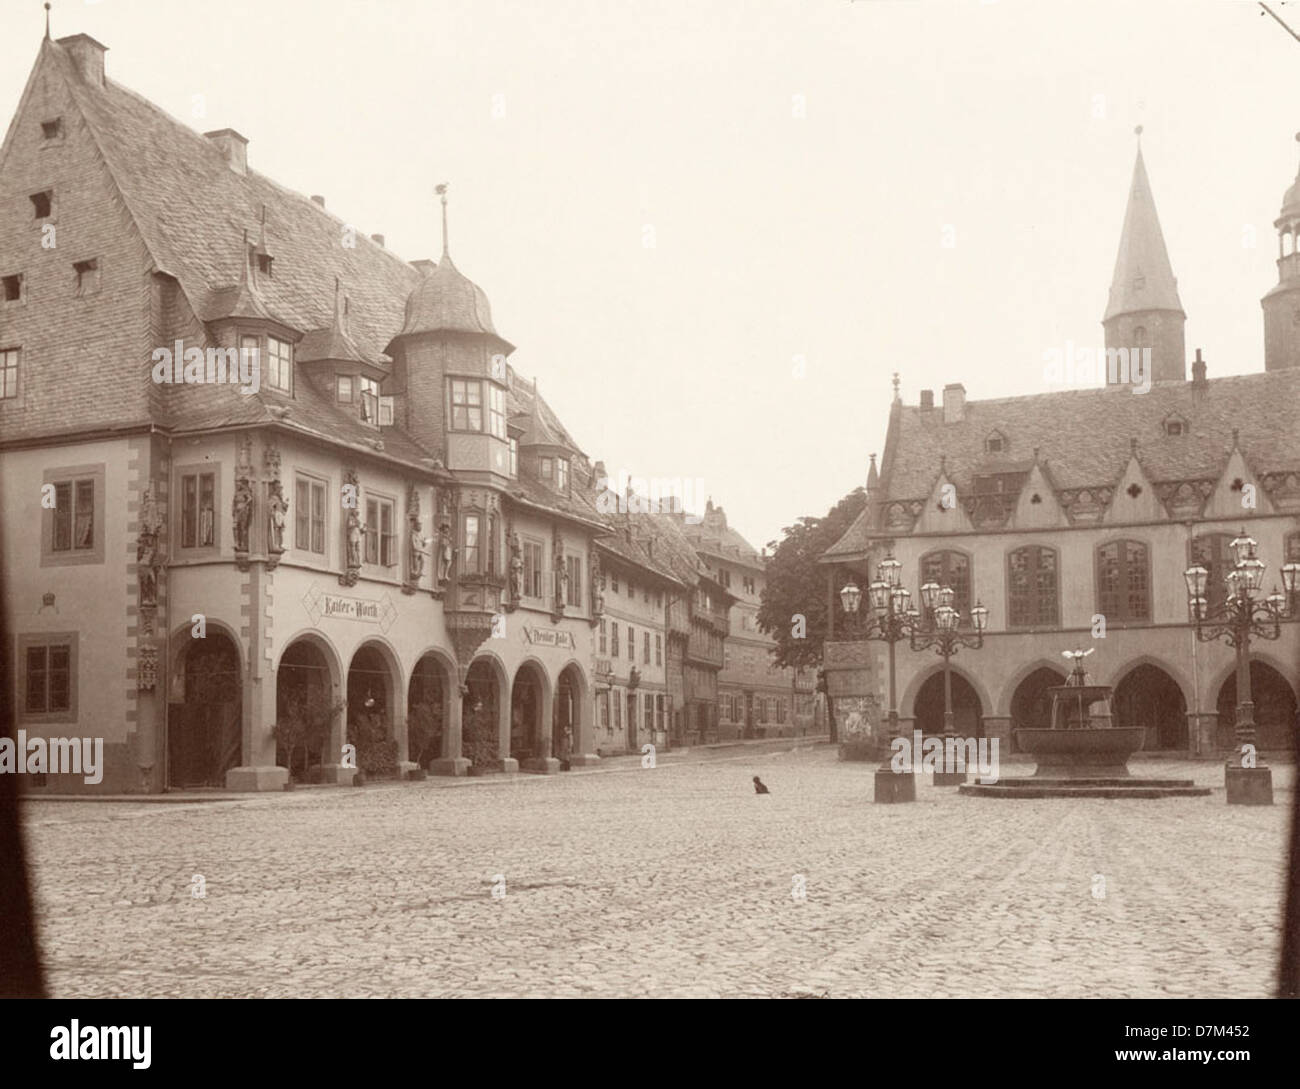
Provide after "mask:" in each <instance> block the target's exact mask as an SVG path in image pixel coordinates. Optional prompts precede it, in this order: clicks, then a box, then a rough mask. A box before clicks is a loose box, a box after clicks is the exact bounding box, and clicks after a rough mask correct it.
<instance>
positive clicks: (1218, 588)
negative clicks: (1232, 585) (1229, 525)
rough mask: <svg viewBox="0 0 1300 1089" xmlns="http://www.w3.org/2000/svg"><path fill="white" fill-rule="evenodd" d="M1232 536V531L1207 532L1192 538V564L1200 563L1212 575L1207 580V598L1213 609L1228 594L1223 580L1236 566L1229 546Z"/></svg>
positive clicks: (1220, 603)
mask: <svg viewBox="0 0 1300 1089" xmlns="http://www.w3.org/2000/svg"><path fill="white" fill-rule="evenodd" d="M1232 538H1233V534H1230V533H1207V534H1205V535H1204V536H1201V537H1195V538H1193V539H1192V564H1193V565H1195V564H1198V563H1199V564H1200V565H1201V566H1202V567H1204V568H1205V570H1206V571H1208V572H1209V575H1210V577H1209V578H1208V579H1206V580H1205V600H1206V601H1207V602H1208V604H1209V607H1210V608H1211V609H1213V608H1215V607H1216V606H1219V605H1222V604H1223V602H1224V600H1225V599H1226V598H1227V596H1228V587H1227V585H1226V584H1225V583H1224V581H1223V580H1224V577H1225V576H1226V575H1227V574H1228V572H1229V571H1231V570H1232V569H1233V566H1234V565H1233V562H1232V552H1231V551H1230V550H1229V548H1228V544H1229V542H1230V541H1231V540H1232Z"/></svg>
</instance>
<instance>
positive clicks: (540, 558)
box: [521, 537, 546, 601]
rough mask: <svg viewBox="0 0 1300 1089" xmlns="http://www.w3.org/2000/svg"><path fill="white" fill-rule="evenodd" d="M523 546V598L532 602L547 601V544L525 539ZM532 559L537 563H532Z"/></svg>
mask: <svg viewBox="0 0 1300 1089" xmlns="http://www.w3.org/2000/svg"><path fill="white" fill-rule="evenodd" d="M521 544H522V546H523V557H524V592H523V596H524V597H526V598H529V599H530V600H532V601H544V600H545V599H546V580H545V575H546V543H545V542H544V541H540V540H538V539H537V538H535V537H524V538H523V539H522V541H521ZM530 557H531V558H533V559H534V560H535V561H536V562H530ZM534 591H535V592H534Z"/></svg>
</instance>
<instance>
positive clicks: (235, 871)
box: [23, 746, 1294, 998]
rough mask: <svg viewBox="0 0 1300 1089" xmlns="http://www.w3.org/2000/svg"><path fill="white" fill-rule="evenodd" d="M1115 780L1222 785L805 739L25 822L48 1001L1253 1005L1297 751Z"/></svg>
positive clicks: (1272, 923)
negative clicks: (1115, 793) (883, 784)
mask: <svg viewBox="0 0 1300 1089" xmlns="http://www.w3.org/2000/svg"><path fill="white" fill-rule="evenodd" d="M615 763H617V762H615ZM1134 770H1135V771H1136V772H1137V773H1139V774H1145V775H1161V776H1181V777H1191V778H1195V779H1196V780H1197V781H1198V782H1200V783H1203V784H1206V785H1212V786H1214V787H1216V788H1217V789H1216V790H1215V791H1214V793H1213V794H1211V795H1210V796H1209V797H1205V798H1171V799H1160V800H1151V801H1139V800H1134V801H1109V800H1104V799H1044V800H1008V801H1002V800H997V799H989V798H967V797H960V796H958V795H957V793H956V791H955V789H952V788H946V789H935V788H934V787H931V786H930V785H929V782H928V780H929V776H928V775H927V776H924V777H922V778H921V779H920V781H919V783H918V790H917V797H918V800H917V802H916V804H914V805H901V806H877V805H873V804H872V803H871V797H872V774H873V772H874V768H873V767H872V766H871V765H868V764H842V763H838V762H837V761H836V759H835V754H834V752H833V750H832V749H830V748H829V747H825V746H823V747H819V748H817V749H813V750H805V751H802V752H785V753H770V752H769V753H749V754H740V755H734V754H733V755H715V756H714V757H712V758H710V759H694V758H692V757H687V758H685V759H680V760H676V761H673V762H668V761H665V762H663V763H661V764H660V766H659V767H657V768H654V769H642V768H640V766H639V764H638V763H637V762H636V761H635V760H632V761H624V762H623V763H622V764H621V766H617V767H610V768H605V769H601V770H600V771H597V772H576V771H575V772H572V773H567V774H561V775H558V776H553V777H550V778H543V777H537V776H520V777H515V778H512V779H505V778H502V777H494V778H490V779H487V780H461V781H446V780H443V781H433V780H429V781H426V782H423V783H401V784H385V785H372V786H367V787H364V788H361V789H355V790H353V789H346V788H337V789H326V790H311V791H296V792H294V793H290V794H278V795H273V796H262V797H258V798H255V799H238V800H231V801H222V802H218V803H209V804H195V805H187V804H178V805H144V804H138V803H124V804H109V803H100V802H95V803H76V804H73V803H59V802H30V803H26V804H25V806H24V810H23V812H24V814H25V817H26V820H27V836H28V844H29V848H30V851H31V854H32V856H33V859H34V865H35V875H34V876H35V881H36V886H37V894H38V899H39V910H40V918H41V920H42V942H43V948H44V952H45V957H46V964H47V969H48V974H49V986H50V991H51V993H52V994H54V995H56V996H59V997H71V996H87V997H102V996H149V997H153V996H180V997H235V996H241V997H242V996H289V995H313V996H461V995H463V996H490V995H491V996H506V995H532V996H581V995H603V996H626V995H633V996H636V995H646V996H756V997H760V996H779V995H795V994H809V993H812V994H818V995H820V994H829V995H830V996H831V997H836V998H838V997H846V996H894V997H927V996H984V995H988V996H1107V997H1121V996H1122V997H1129V996H1162V995H1177V996H1189V997H1190V996H1207V997H1208V996H1242V997H1246V996H1267V995H1268V994H1269V993H1270V991H1271V989H1272V986H1273V972H1274V968H1275V965H1276V961H1277V950H1278V944H1279V941H1280V937H1281V929H1280V928H1281V912H1282V905H1281V897H1282V887H1283V882H1284V879H1285V872H1284V856H1285V838H1286V835H1287V830H1288V825H1289V809H1290V804H1291V794H1290V789H1291V787H1292V784H1293V782H1294V768H1293V767H1291V766H1283V767H1278V768H1275V769H1274V783H1275V787H1276V788H1277V794H1276V804H1275V805H1274V806H1273V807H1272V808H1252V807H1242V806H1233V807H1229V806H1227V805H1226V804H1225V802H1224V796H1223V790H1222V786H1223V769H1222V766H1221V765H1217V764H1204V763H1192V762H1186V763H1173V762H1158V761H1143V762H1141V763H1137V762H1135V764H1134ZM1027 772H1028V768H1025V769H1021V770H1017V769H1016V768H1014V767H1012V766H1009V765H1008V764H1007V763H1005V762H1004V766H1003V775H1004V776H1005V775H1014V774H1026V773H1027ZM756 773H757V774H759V775H761V776H762V778H763V780H764V782H766V783H767V784H768V786H769V787H770V788H771V791H772V793H771V794H770V795H767V796H758V795H755V794H754V792H753V789H752V787H751V785H750V781H749V780H750V776H751V775H754V774H756ZM196 873H197V874H202V875H203V876H204V878H205V880H206V891H207V896H206V898H204V899H197V898H194V897H193V896H191V893H190V884H191V877H192V875H194V874H196ZM497 874H501V875H503V876H504V879H505V889H506V895H505V897H504V898H503V899H494V898H493V897H492V895H491V889H492V881H493V877H494V875H497ZM795 875H802V876H803V878H804V880H805V882H806V888H807V898H806V899H805V900H797V899H795V898H793V897H792V895H791V892H792V889H793V888H794V885H795V881H794V878H795ZM1096 875H1100V877H1101V878H1104V883H1105V884H1104V890H1103V889H1102V888H1101V886H1100V884H1099V883H1097V879H1096ZM1094 889H1096V891H1097V892H1098V893H1101V895H1094Z"/></svg>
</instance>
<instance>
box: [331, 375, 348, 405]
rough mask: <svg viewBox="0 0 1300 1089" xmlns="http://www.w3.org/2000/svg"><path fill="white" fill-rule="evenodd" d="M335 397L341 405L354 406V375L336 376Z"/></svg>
mask: <svg viewBox="0 0 1300 1089" xmlns="http://www.w3.org/2000/svg"><path fill="white" fill-rule="evenodd" d="M334 396H335V399H336V400H337V401H338V403H339V404H341V405H350V404H352V375H350V374H339V375H335V376H334Z"/></svg>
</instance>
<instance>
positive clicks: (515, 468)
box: [510, 439, 519, 476]
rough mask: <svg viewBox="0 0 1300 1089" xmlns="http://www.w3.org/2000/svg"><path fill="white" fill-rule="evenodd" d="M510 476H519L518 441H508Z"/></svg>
mask: <svg viewBox="0 0 1300 1089" xmlns="http://www.w3.org/2000/svg"><path fill="white" fill-rule="evenodd" d="M510 475H511V476H518V475H519V440H518V439H511V440H510Z"/></svg>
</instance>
